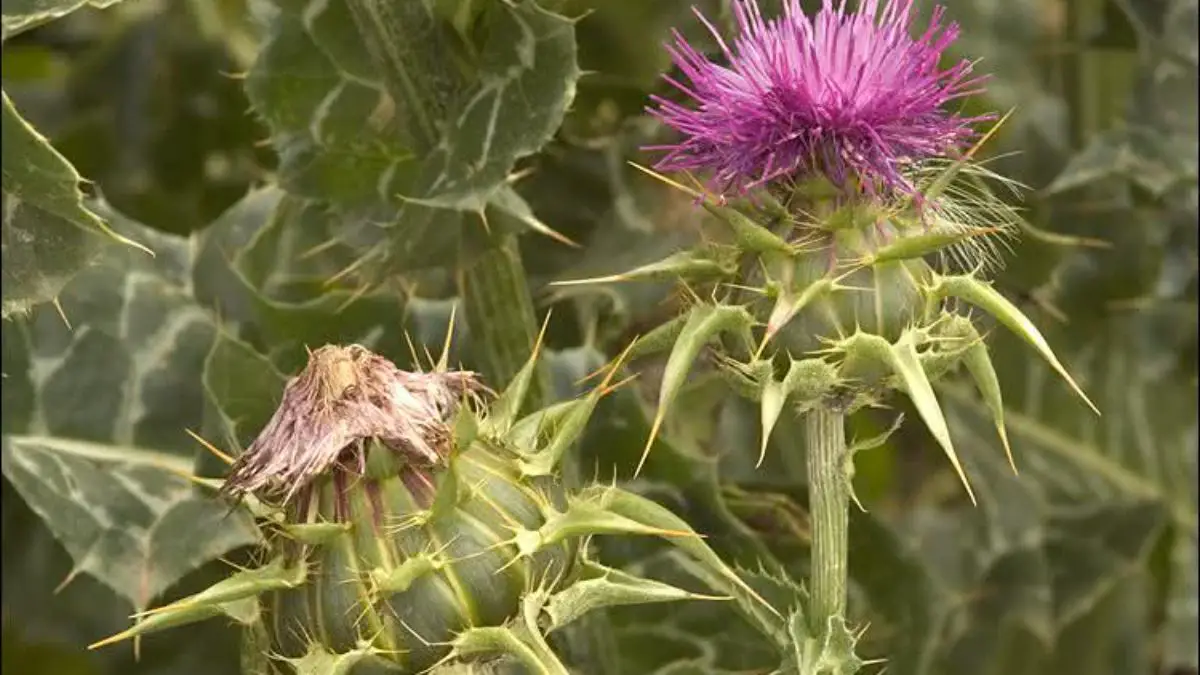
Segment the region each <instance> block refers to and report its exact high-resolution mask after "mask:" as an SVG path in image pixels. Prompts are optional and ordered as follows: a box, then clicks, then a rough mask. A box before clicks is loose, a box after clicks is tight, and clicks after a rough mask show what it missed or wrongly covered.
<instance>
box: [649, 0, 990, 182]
mask: <svg viewBox="0 0 1200 675" xmlns="http://www.w3.org/2000/svg"><path fill="white" fill-rule="evenodd" d="M881 5H882V7H881ZM734 12H735V15H736V19H737V25H738V33H739V35H738V37H737V38H736V40H734V42H733V45H732V48H731V47H730V46H729V45H727V44H726V43H725V42H724V41H723V40H722V39H721V37H720V35H719V34H718V33H717V30H716V29H715V28H714V27H713V26H712V24H711V23H709V22H708V20H707V19H705V18H704V16H703V15H701V14H700V13H699V12H698V11H697V12H696V15H697V16H698V17H699V18H700V21H701V22H703V23H704V25H705V27H707V28H708V30H709V31H710V32H711V33H712V34H713V36H714V37H716V39H717V42H718V44H719V45H720V47H721V50H722V51H723V52H724V54H725V58H726V59H727V60H728V65H719V64H717V63H714V62H712V61H710V60H709V59H708V58H707V57H706V56H704V55H703V54H701V53H699V52H698V51H696V49H695V48H693V47H692V46H691V45H689V44H688V43H687V41H686V40H684V38H683V36H682V35H680V34H679V33H678V32H677V31H676V32H675V34H674V37H675V42H674V45H673V46H671V45H668V47H667V49H668V51H669V52H670V54H671V57H672V60H673V61H674V62H675V64H676V65H677V66H678V67H679V69H680V71H681V72H682V73H683V74H684V75H685V76H686V77H687V79H688V80H689V81H690V85H687V84H683V83H680V82H678V81H676V80H673V79H671V78H670V77H668V78H666V79H667V81H668V82H670V83H671V84H672V85H673V86H674V87H676V88H678V89H679V90H680V91H681V92H683V93H684V94H686V95H687V96H688V97H690V98H692V99H694V101H695V103H696V106H695V108H694V109H692V108H688V107H685V106H683V105H680V104H678V103H675V102H672V101H668V100H665V99H663V98H661V97H657V96H656V97H653V100H654V102H655V103H656V104H657V105H658V107H657V109H651V110H649V112H650V114H652V115H654V116H655V117H657V118H658V119H659V120H661V121H662V122H663V123H665V124H666V125H667V126H670V127H672V128H674V129H675V130H677V131H679V132H681V133H682V134H683V136H684V138H683V140H681V141H680V142H679V143H678V144H675V145H668V146H655V148H653V149H659V150H667V154H666V155H665V156H664V157H663V158H662V159H661V160H660V161H659V162H658V164H657V165H656V168H658V169H660V170H666V171H680V170H693V171H700V172H707V173H709V174H710V176H711V181H712V187H713V188H714V189H715V190H717V191H719V192H725V191H727V190H734V191H736V192H745V191H747V190H749V189H751V188H755V187H758V186H762V185H767V184H770V183H772V182H775V181H780V180H782V181H785V182H790V181H798V180H804V179H806V178H809V177H815V176H824V177H825V178H827V179H828V180H829V181H830V182H832V183H834V184H835V185H838V186H840V187H843V188H859V189H863V190H866V191H871V192H877V191H898V192H901V193H907V194H914V193H915V190H914V188H913V186H912V183H911V182H910V181H909V180H907V179H906V178H905V176H904V173H903V171H902V169H903V167H904V165H905V164H906V163H911V162H915V161H919V160H921V159H923V158H927V157H934V156H942V155H944V154H946V153H947V152H949V151H951V150H953V149H954V148H957V147H960V146H961V145H962V144H964V143H965V142H967V141H969V140H970V139H971V138H972V137H973V136H974V132H973V130H972V129H971V126H970V125H971V124H972V123H973V122H976V121H978V120H980V119H982V118H964V117H961V116H958V115H954V114H951V113H948V112H946V111H944V110H943V109H942V107H943V105H944V104H946V103H947V102H950V101H953V100H955V99H959V98H962V97H965V96H968V95H970V94H973V93H976V92H977V91H978V90H979V85H980V83H981V81H982V78H972V77H971V70H972V69H971V63H969V62H967V61H961V62H959V63H958V64H957V65H955V66H953V67H951V68H949V69H947V70H943V69H940V68H939V65H938V60H939V58H940V57H941V55H942V53H943V52H944V51H945V50H946V48H947V47H948V46H949V45H950V44H951V43H952V42H953V41H954V40H955V39H956V38H957V37H958V27H957V25H956V24H954V23H951V24H949V25H946V26H942V18H943V9H942V8H941V7H938V8H936V9H935V10H934V12H933V17H932V19H931V20H930V23H929V26H928V27H927V28H926V30H925V32H924V33H922V34H921V35H920V36H919V37H915V38H914V37H913V36H912V35H911V34H910V32H909V30H910V28H911V25H912V23H913V18H914V17H913V3H912V0H861V2H860V4H859V7H858V9H857V10H856V11H850V10H848V9H847V8H846V2H845V0H840V1H839V2H838V3H837V4H836V6H835V4H834V2H833V0H824V5H823V7H822V9H821V10H820V12H818V13H817V15H816V17H815V18H813V19H811V20H810V19H809V18H808V17H807V16H805V14H804V12H803V10H802V9H801V7H800V2H799V0H784V7H783V13H782V15H781V16H780V17H779V18H777V19H773V20H771V21H766V20H764V19H763V17H762V14H761V12H760V10H759V8H758V6H757V5H756V4H755V0H734Z"/></svg>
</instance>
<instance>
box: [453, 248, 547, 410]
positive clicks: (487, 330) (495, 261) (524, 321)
mask: <svg viewBox="0 0 1200 675" xmlns="http://www.w3.org/2000/svg"><path fill="white" fill-rule="evenodd" d="M459 292H460V294H461V295H462V299H463V305H464V309H465V310H466V315H467V325H468V326H470V328H471V336H472V339H471V346H472V350H473V352H474V354H475V355H476V360H477V361H478V368H479V370H480V372H481V373H482V374H483V379H484V382H485V383H487V384H488V385H489V386H492V387H499V386H501V385H504V384H506V383H508V382H511V381H512V379H513V377H514V376H515V375H516V374H517V372H518V371H520V370H521V368H522V367H523V366H524V365H525V364H526V363H527V362H528V361H529V356H530V355H531V354H532V353H533V346H534V342H535V341H536V340H537V319H536V317H535V316H534V312H533V299H532V298H531V297H530V295H529V282H528V280H527V279H526V277H525V266H524V265H523V264H522V262H521V251H520V249H519V248H518V245H517V237H516V235H503V236H496V237H493V238H492V239H490V240H489V241H488V242H487V245H486V248H484V249H483V250H482V251H479V253H478V255H476V256H473V257H472V260H471V262H470V263H469V264H468V265H467V266H466V267H465V268H464V269H463V271H462V276H461V279H460V288H459ZM537 370H538V372H537V373H536V374H535V375H534V378H533V381H532V382H530V386H529V393H528V394H527V395H526V398H525V405H526V406H527V407H528V409H530V410H537V409H540V408H542V407H543V406H545V405H546V404H547V403H548V401H547V394H548V384H547V379H546V377H545V374H544V373H543V372H542V371H543V370H544V369H543V368H541V367H540V366H538V367H537Z"/></svg>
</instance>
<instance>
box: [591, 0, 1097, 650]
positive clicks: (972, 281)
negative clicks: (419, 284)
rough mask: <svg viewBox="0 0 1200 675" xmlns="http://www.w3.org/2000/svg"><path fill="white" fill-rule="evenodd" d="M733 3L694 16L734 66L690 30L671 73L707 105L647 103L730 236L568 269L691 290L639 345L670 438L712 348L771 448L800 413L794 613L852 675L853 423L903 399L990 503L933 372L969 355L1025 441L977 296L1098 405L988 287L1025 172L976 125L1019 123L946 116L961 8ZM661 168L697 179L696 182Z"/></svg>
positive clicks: (957, 68) (954, 99) (667, 159)
mask: <svg viewBox="0 0 1200 675" xmlns="http://www.w3.org/2000/svg"><path fill="white" fill-rule="evenodd" d="M733 10H734V16H735V19H736V28H737V36H736V37H735V38H734V39H733V40H732V41H726V40H725V39H724V38H723V37H722V35H721V34H720V32H719V31H718V30H717V28H716V27H715V26H714V25H713V24H712V23H711V22H709V21H708V20H707V19H706V18H705V17H704V16H703V15H702V14H700V13H699V12H697V13H696V14H697V17H698V18H699V20H700V22H701V23H702V24H703V25H704V26H705V27H706V28H707V29H708V30H709V31H710V32H711V34H712V37H713V38H714V40H715V41H716V43H717V45H718V46H719V48H720V57H719V60H720V62H718V60H714V59H713V58H710V57H709V56H706V55H704V54H701V53H700V52H699V51H698V50H697V49H696V48H694V47H693V46H691V45H690V44H689V43H688V42H687V41H686V40H685V39H684V38H683V37H682V36H681V35H680V34H679V33H676V34H675V38H674V42H673V43H672V44H670V45H668V47H667V49H668V51H669V53H670V55H671V57H672V59H673V61H674V63H675V65H676V66H677V68H678V70H679V72H680V73H682V75H683V76H684V77H685V78H686V81H680V80H677V79H673V78H671V77H668V78H667V82H668V83H669V84H670V85H671V86H672V87H673V88H674V89H676V90H678V92H679V93H680V94H682V96H683V98H685V99H688V100H687V101H686V102H682V103H681V102H676V101H673V100H668V99H666V98H663V97H655V98H654V99H653V105H652V106H651V107H650V108H649V110H648V112H649V113H650V114H651V115H652V116H654V117H656V118H657V119H658V120H660V121H661V122H662V123H663V125H664V126H665V127H667V128H668V129H669V130H671V131H673V132H674V133H675V136H676V140H674V142H673V143H670V144H664V145H657V146H653V147H651V148H648V149H649V150H651V151H654V152H657V153H659V155H660V158H659V159H658V162H657V164H656V165H655V167H654V169H655V170H656V171H655V170H650V169H645V171H647V172H648V173H651V174H652V175H654V176H656V177H657V178H659V179H661V180H663V181H665V182H668V183H669V184H671V185H674V186H675V187H678V188H679V189H682V190H686V191H688V192H689V193H691V194H692V195H693V196H694V197H695V199H696V200H697V202H699V203H700V204H701V205H702V206H703V208H704V209H705V210H707V211H708V212H709V213H710V214H712V215H713V216H715V218H716V219H717V220H718V221H720V222H721V223H723V224H724V226H726V229H725V230H724V232H725V234H724V235H722V236H719V237H714V238H708V239H706V240H705V241H703V242H702V243H701V244H699V245H698V246H696V247H695V248H693V249H691V250H687V251H682V252H679V253H676V254H674V255H672V256H670V257H669V258H667V259H665V260H662V261H659V262H656V263H652V264H649V265H646V266H643V267H640V268H638V269H635V270H632V271H629V272H627V273H625V274H622V275H619V276H617V277H610V278H606V279H591V280H580V281H578V282H571V283H598V282H611V281H620V280H635V279H644V278H651V277H664V276H666V277H678V278H680V279H681V280H683V281H684V282H685V283H686V286H685V290H686V297H687V298H688V300H689V301H688V302H687V303H686V304H687V305H688V309H687V310H686V312H685V313H683V314H682V315H681V316H678V317H676V318H675V319H673V320H671V321H669V322H667V323H666V324H664V325H662V326H661V327H659V328H658V329H656V330H654V331H652V332H650V333H649V334H647V335H645V336H643V337H642V338H641V339H640V340H639V341H638V342H637V343H636V344H635V346H634V352H635V354H645V353H649V352H653V351H656V350H667V349H668V348H669V357H668V359H667V364H666V370H665V374H664V377H663V381H662V385H661V390H660V393H659V397H658V410H657V416H656V419H655V423H654V431H653V432H652V434H651V441H652V440H653V436H654V435H655V434H656V433H657V431H658V429H659V428H660V425H661V423H662V422H663V419H664V417H665V415H666V414H667V413H668V410H669V408H670V406H671V404H672V402H673V401H674V399H675V397H676V395H677V394H678V392H679V390H680V388H681V386H682V385H683V383H684V381H685V378H686V377H687V374H688V372H689V370H690V369H691V368H692V367H693V365H694V364H695V363H696V362H697V360H698V359H699V358H700V357H701V356H702V355H705V354H706V355H707V356H708V357H709V360H710V361H711V363H713V364H714V365H715V367H716V368H717V369H719V371H720V372H721V373H722V374H724V375H725V376H726V377H727V379H728V382H729V384H730V386H731V388H732V389H734V390H735V391H737V392H739V393H741V394H743V395H745V396H747V397H750V398H752V399H754V400H756V401H758V402H759V403H760V406H761V436H762V445H761V447H760V448H759V449H758V453H759V458H760V459H759V461H760V462H761V458H762V455H763V454H765V453H766V451H767V446H768V438H769V436H770V434H771V431H772V429H773V428H774V426H775V425H776V423H777V421H778V420H779V418H780V416H781V415H782V414H783V413H784V411H785V410H787V411H791V412H794V413H796V414H798V415H800V417H801V418H802V420H803V423H804V425H805V428H806V431H805V444H806V447H807V467H808V482H809V490H810V500H811V503H810V511H811V515H812V527H813V545H812V554H811V555H812V568H811V569H812V578H811V580H810V585H809V589H808V594H807V598H808V599H807V601H806V602H805V603H802V604H803V606H798V607H795V608H794V610H795V614H794V615H793V617H792V619H793V625H794V626H799V627H800V628H801V629H802V630H801V633H800V635H804V636H807V637H806V638H804V639H800V638H799V637H797V638H796V639H797V643H796V644H797V645H798V646H797V649H799V650H800V651H801V652H803V653H802V654H800V655H798V656H796V658H795V659H793V663H794V664H795V666H796V668H798V669H799V672H803V673H849V672H854V671H855V670H857V669H858V667H859V666H860V665H861V661H860V660H858V659H857V658H856V657H855V656H854V655H853V644H854V641H855V639H856V635H857V634H856V633H854V632H853V631H852V630H851V629H849V628H848V627H847V625H846V597H847V569H848V567H847V560H846V558H847V528H848V509H849V505H850V501H851V500H852V499H853V498H854V496H853V490H852V485H851V479H852V476H853V472H854V471H853V466H854V465H853V461H854V452H855V451H857V450H858V449H861V448H859V447H855V446H854V445H851V444H848V443H847V439H846V429H845V422H846V417H847V416H848V415H850V414H852V413H854V412H855V411H857V410H859V409H861V408H864V407H867V406H880V405H883V404H885V403H886V402H887V401H888V400H889V398H890V397H891V396H892V395H893V394H895V393H902V394H904V395H906V396H907V397H908V398H909V399H911V401H912V404H913V406H914V407H915V409H916V411H917V413H918V414H919V416H920V417H921V419H922V420H923V421H924V423H925V425H926V427H927V428H928V430H929V432H930V433H931V435H932V436H933V438H934V440H935V441H936V442H937V444H938V445H939V446H940V447H941V449H942V450H943V451H944V453H945V455H946V457H947V458H948V459H949V460H950V462H951V463H952V465H953V467H954V469H955V471H956V472H957V473H958V476H959V478H960V479H961V481H962V483H963V486H964V487H965V488H966V491H967V494H968V495H969V496H970V497H971V499H972V501H973V500H974V494H973V493H972V491H971V486H970V482H969V480H968V477H967V476H966V474H965V473H964V471H963V468H962V466H961V465H960V463H959V459H958V456H957V454H956V452H955V449H954V445H953V443H952V440H951V437H950V433H949V430H948V427H947V424H946V421H945V419H944V416H943V414H942V411H941V407H940V405H939V403H938V400H937V397H936V395H935V393H934V389H933V386H932V382H934V381H936V380H937V379H938V378H939V377H942V376H943V375H946V374H948V373H950V372H952V371H954V370H956V369H958V368H959V367H960V366H965V370H966V371H967V373H968V374H969V376H970V377H971V378H973V380H974V382H975V384H976V385H977V386H978V389H979V392H980V394H981V395H982V397H983V399H984V400H985V401H986V403H987V406H988V408H989V409H990V411H991V413H992V415H993V418H994V422H995V427H996V430H997V433H998V434H999V435H1000V437H1001V439H1002V440H1003V442H1004V446H1005V448H1006V449H1007V448H1008V441H1007V437H1006V434H1005V430H1004V420H1003V412H1002V411H1003V406H1002V401H1001V393H1000V388H999V385H998V379H997V376H996V372H995V370H994V368H993V365H992V362H991V359H990V358H989V355H988V350H987V347H986V345H985V344H984V342H983V339H982V333H983V331H982V330H981V328H980V327H979V326H978V321H977V320H976V319H977V318H978V317H977V316H974V315H973V314H972V312H971V311H970V310H971V309H972V308H974V309H976V310H982V311H983V312H984V313H986V314H988V315H990V316H991V317H992V318H993V319H994V320H996V321H998V322H999V323H1001V324H1003V325H1004V326H1005V327H1007V328H1009V329H1011V330H1012V331H1014V332H1015V333H1016V334H1017V335H1019V336H1020V337H1021V338H1023V339H1024V340H1025V341H1027V342H1028V343H1029V344H1030V345H1031V346H1032V347H1033V348H1034V349H1035V350H1036V351H1037V352H1038V353H1039V354H1040V355H1041V356H1042V357H1043V358H1044V359H1045V360H1046V361H1047V362H1049V364H1050V365H1051V366H1052V367H1053V368H1054V369H1055V370H1056V371H1057V372H1058V373H1059V374H1060V375H1062V377H1063V378H1064V379H1065V380H1066V381H1067V383H1068V384H1069V385H1070V386H1071V387H1073V388H1074V389H1075V391H1076V392H1077V393H1078V394H1079V395H1080V397H1082V398H1083V399H1084V400H1085V401H1087V399H1086V396H1084V394H1083V392H1082V391H1081V390H1080V389H1079V387H1078V386H1076V385H1075V383H1074V381H1073V380H1072V379H1071V378H1070V376H1069V375H1068V374H1067V373H1066V371H1065V369H1064V368H1063V366H1062V365H1061V364H1060V363H1059V361H1058V360H1057V358H1056V357H1055V356H1054V354H1053V352H1052V351H1051V349H1050V347H1049V345H1048V344H1047V342H1046V340H1045V339H1044V338H1043V337H1042V335H1041V334H1040V333H1039V331H1038V329H1037V328H1036V327H1035V326H1034V325H1033V324H1032V323H1031V322H1030V321H1029V320H1028V319H1027V318H1026V317H1025V316H1024V315H1023V314H1022V313H1021V312H1020V310H1019V309H1018V308H1017V307H1016V306H1015V305H1014V304H1013V303H1011V302H1010V301H1009V300H1007V299H1006V298H1005V297H1004V296H1003V295H1001V294H1000V293H999V292H997V291H996V290H995V289H994V288H993V287H992V286H991V285H990V284H989V283H988V282H987V281H986V279H985V275H986V273H987V272H988V271H989V270H991V269H993V268H994V267H995V266H997V265H998V264H999V263H1000V262H1001V258H1000V253H1001V251H1002V248H1003V245H1004V243H1005V241H1006V239H1007V238H1008V237H1010V236H1011V235H1012V233H1013V232H1014V230H1015V226H1016V225H1017V224H1018V215H1017V213H1016V212H1015V211H1014V210H1013V209H1012V208H1011V207H1009V206H1008V205H1007V204H1006V203H1005V202H1004V201H1003V200H1001V199H1000V198H999V197H998V196H996V195H995V194H994V193H993V192H992V190H991V186H992V185H996V184H999V185H1000V186H1002V187H1007V188H1016V187H1017V186H1016V185H1015V184H1013V183H1011V182H1010V181H1006V180H1005V179H1004V178H1003V177H1002V176H998V175H996V174H994V173H993V172H991V171H990V170H989V169H988V168H987V167H986V166H984V165H983V164H982V163H981V162H977V161H975V160H974V154H975V151H976V150H977V149H978V147H979V146H980V145H981V144H982V143H983V142H984V141H985V140H986V139H987V138H988V136H989V135H990V133H991V132H987V133H981V132H980V131H978V127H980V126H981V125H982V124H984V123H987V122H996V124H997V126H998V124H999V122H1002V121H1003V120H1002V119H1000V120H997V117H996V116H994V115H979V116H965V115H962V114H956V113H954V112H952V111H951V110H949V109H948V106H950V105H957V104H959V103H960V102H961V101H962V99H964V98H966V97H968V96H970V95H972V94H976V93H978V92H980V91H982V90H983V87H984V83H985V79H984V78H983V77H981V76H978V75H976V74H975V69H974V65H975V64H973V63H971V62H969V61H960V62H958V63H956V64H953V65H951V66H950V67H949V68H943V67H942V65H941V64H940V62H941V61H942V58H943V56H944V53H945V51H946V49H947V48H948V47H949V46H950V45H951V44H952V43H953V41H954V40H955V38H956V37H957V35H958V29H957V26H956V25H955V24H953V23H947V22H946V21H945V16H944V9H943V8H941V7H939V8H936V9H935V10H934V11H933V14H932V17H931V18H930V20H929V23H928V24H927V26H926V27H924V28H923V29H920V30H914V29H916V28H918V27H917V26H915V10H914V6H913V3H912V2H911V0H894V1H892V2H888V1H886V0H884V1H883V2H880V1H879V0H864V1H863V2H862V3H860V4H859V5H858V7H857V8H856V9H852V8H850V7H848V6H847V4H846V3H845V2H844V0H843V1H842V2H838V3H834V2H833V1H832V0H825V2H824V3H823V5H822V8H821V9H820V11H819V12H817V13H816V15H815V16H813V17H811V18H810V17H808V16H806V15H805V14H804V12H803V11H802V9H801V6H800V3H799V2H798V0H784V2H783V7H782V12H781V14H780V15H779V16H778V17H777V18H774V19H767V18H765V17H764V16H763V14H762V12H761V9H760V8H759V6H758V5H757V4H755V2H754V0H736V1H735V2H734V3H733ZM994 128H995V127H993V129H994ZM658 172H678V173H682V174H685V175H687V176H689V177H690V179H691V182H692V183H693V185H694V186H695V187H694V188H693V187H688V186H686V185H684V184H683V183H681V182H679V181H677V180H674V179H671V178H668V177H666V176H664V175H661V174H660V173H658ZM709 345H711V348H707V349H706V347H708V346H709ZM1088 405H1091V403H1090V401H1088ZM646 448H647V451H648V450H649V448H650V443H647V446H646ZM643 460H644V457H643ZM1009 460H1010V462H1012V458H1011V452H1010V457H1009ZM1013 468H1014V470H1015V465H1014V467H1013ZM793 636H794V637H796V636H797V634H796V633H793ZM802 645H808V647H804V648H803V649H802V648H801V646H802ZM812 645H822V647H820V648H815V647H812ZM798 653H799V652H798Z"/></svg>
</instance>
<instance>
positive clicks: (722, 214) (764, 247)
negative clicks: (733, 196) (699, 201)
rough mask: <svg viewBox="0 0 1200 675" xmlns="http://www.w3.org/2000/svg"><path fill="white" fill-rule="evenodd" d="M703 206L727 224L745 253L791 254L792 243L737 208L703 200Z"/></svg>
mask: <svg viewBox="0 0 1200 675" xmlns="http://www.w3.org/2000/svg"><path fill="white" fill-rule="evenodd" d="M704 208H705V210H707V211H708V212H709V213H711V214H713V215H714V216H716V217H717V219H718V220H720V221H721V222H723V223H725V224H726V225H728V226H729V229H730V230H731V231H732V232H733V238H734V241H736V242H737V244H738V247H739V248H741V249H742V251H744V252H746V253H782V254H784V255H791V254H792V253H793V252H794V251H793V248H792V245H791V244H789V243H788V242H787V240H785V239H784V238H783V237H780V236H779V235H777V234H775V233H774V232H772V231H771V230H769V229H767V228H765V227H763V226H762V225H759V224H758V223H756V222H754V221H753V220H752V219H751V218H750V217H749V216H747V215H745V214H744V213H742V212H741V211H738V210H737V209H734V208H730V207H728V206H720V205H717V204H713V203H711V202H707V201H706V202H704Z"/></svg>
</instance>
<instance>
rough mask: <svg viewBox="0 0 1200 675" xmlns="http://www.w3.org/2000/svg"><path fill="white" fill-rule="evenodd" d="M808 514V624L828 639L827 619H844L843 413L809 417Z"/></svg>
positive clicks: (822, 411)
mask: <svg viewBox="0 0 1200 675" xmlns="http://www.w3.org/2000/svg"><path fill="white" fill-rule="evenodd" d="M805 422H806V424H805V427H806V428H805V440H806V442H807V449H808V490H809V493H808V494H809V498H808V500H809V510H810V512H811V517H812V528H813V544H812V571H811V575H812V589H811V606H810V607H809V613H810V615H811V616H810V621H811V624H812V628H813V630H815V631H817V633H816V634H817V635H824V633H825V631H826V630H827V626H828V625H829V619H831V618H834V617H844V615H845V612H846V578H847V570H848V565H847V557H848V555H849V552H848V548H849V547H848V543H847V542H848V534H849V529H850V514H849V511H850V489H849V486H848V485H847V484H846V475H845V471H844V468H843V462H844V460H845V454H846V419H845V415H844V414H843V413H842V412H841V411H835V410H829V409H827V408H817V409H815V410H812V411H810V412H808V413H806V414H805Z"/></svg>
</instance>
